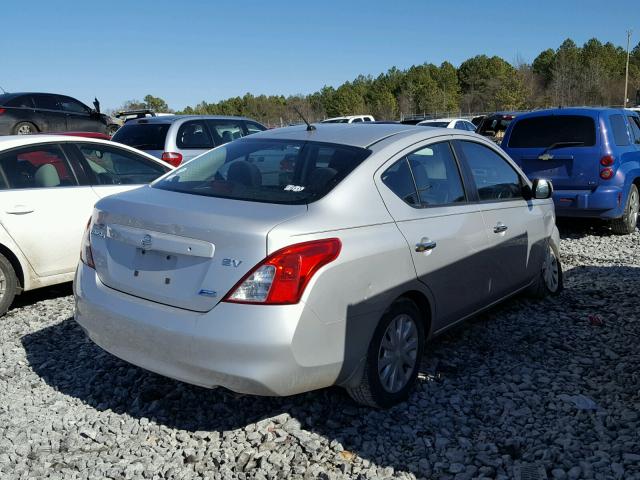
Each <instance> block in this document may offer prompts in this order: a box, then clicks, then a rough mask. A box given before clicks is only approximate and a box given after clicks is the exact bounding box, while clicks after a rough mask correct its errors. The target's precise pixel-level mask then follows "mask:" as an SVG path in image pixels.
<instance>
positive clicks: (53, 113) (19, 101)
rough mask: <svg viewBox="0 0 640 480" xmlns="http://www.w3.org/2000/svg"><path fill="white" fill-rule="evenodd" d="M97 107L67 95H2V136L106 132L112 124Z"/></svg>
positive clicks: (0, 119) (0, 127)
mask: <svg viewBox="0 0 640 480" xmlns="http://www.w3.org/2000/svg"><path fill="white" fill-rule="evenodd" d="M94 106H95V108H94V109H92V108H89V107H87V106H86V105H85V104H84V103H82V102H80V101H78V100H76V99H75V98H71V97H67V96H66V95H57V94H54V93H5V94H3V95H0V135H27V134H30V133H38V132H67V131H80V132H100V133H107V132H108V126H109V124H110V123H111V121H110V119H109V117H108V116H107V115H103V114H101V113H100V103H99V102H98V101H97V100H96V101H95V102H94Z"/></svg>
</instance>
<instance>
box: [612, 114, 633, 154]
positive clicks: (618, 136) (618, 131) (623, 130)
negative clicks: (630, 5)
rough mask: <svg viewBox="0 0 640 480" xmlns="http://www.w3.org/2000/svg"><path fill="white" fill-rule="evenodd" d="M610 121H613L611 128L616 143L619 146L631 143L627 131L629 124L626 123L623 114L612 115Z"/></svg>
mask: <svg viewBox="0 0 640 480" xmlns="http://www.w3.org/2000/svg"><path fill="white" fill-rule="evenodd" d="M609 121H610V122H611V130H612V131H613V139H614V141H615V142H616V145H617V146H619V147H626V146H627V145H629V134H628V133H627V125H626V124H625V123H624V117H623V116H622V115H611V116H610V117H609Z"/></svg>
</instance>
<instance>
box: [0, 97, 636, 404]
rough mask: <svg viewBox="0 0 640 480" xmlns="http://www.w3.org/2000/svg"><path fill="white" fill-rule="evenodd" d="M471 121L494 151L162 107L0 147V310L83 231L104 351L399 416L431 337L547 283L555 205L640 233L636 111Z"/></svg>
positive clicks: (469, 140)
mask: <svg viewBox="0 0 640 480" xmlns="http://www.w3.org/2000/svg"><path fill="white" fill-rule="evenodd" d="M430 122H431V123H432V125H429V123H430ZM460 122H465V123H460ZM336 123H338V124H336ZM425 124H426V125H425ZM467 124H468V125H467ZM485 125H486V128H485V133H486V134H487V136H491V137H495V136H498V135H497V132H498V131H501V130H500V129H501V128H503V127H504V130H502V131H503V132H504V139H503V141H502V148H501V147H500V146H498V145H497V144H496V143H495V142H494V141H491V139H490V138H487V137H485V136H481V135H477V134H475V133H473V130H474V129H475V126H474V125H473V123H472V122H469V121H467V120H464V119H433V120H430V121H427V122H423V124H422V125H417V126H413V125H403V124H398V123H384V122H376V121H375V120H373V119H371V121H364V120H363V121H345V122H327V123H318V124H315V125H302V126H296V127H290V128H281V129H274V130H267V131H265V130H266V129H265V127H264V126H262V125H260V124H259V123H258V122H256V121H254V120H251V119H248V118H239V117H216V116H178V115H171V116H157V117H143V118H137V119H131V120H129V121H128V122H126V124H125V125H124V126H123V127H122V128H121V129H120V130H118V132H117V133H116V134H115V135H114V137H113V141H111V142H107V141H103V140H98V139H93V138H87V137H85V138H78V137H71V136H47V135H32V136H28V137H20V136H12V137H5V138H0V204H1V205H2V211H0V225H1V227H0V314H2V313H4V311H6V309H7V308H8V307H9V305H10V303H11V301H12V299H13V297H14V296H15V294H16V293H18V292H19V291H20V290H21V289H24V290H28V289H32V288H37V287H38V286H44V285H49V284H53V283H57V282H60V281H65V280H68V279H69V278H70V277H71V275H72V272H73V268H74V263H75V262H74V260H76V259H77V257H78V246H79V244H80V239H82V242H81V243H82V245H81V246H80V252H81V261H80V263H79V264H78V268H77V270H76V275H75V280H74V293H75V297H76V320H77V321H78V322H79V323H80V324H81V325H82V326H83V328H84V329H85V331H86V332H87V333H88V335H89V336H90V338H91V339H92V340H93V341H94V342H95V343H97V344H98V345H100V346H101V347H102V348H104V349H105V350H107V351H109V352H111V353H113V354H114V355H116V356H118V357H120V358H122V359H124V360H127V361H129V362H131V363H134V364H136V365H139V366H141V367H144V368H147V369H149V370H152V371H154V372H157V373H160V374H163V375H166V376H169V377H172V378H176V379H179V380H183V381H186V382H189V383H193V384H197V385H201V386H205V387H214V386H224V387H227V388H230V389H232V390H235V391H238V392H243V393H251V394H264V395H289V394H294V393H299V392H303V391H307V390H312V389H316V388H322V387H326V386H329V385H340V386H342V387H344V388H345V389H346V390H347V391H348V392H349V393H350V394H351V396H352V397H353V398H354V399H355V400H356V401H358V402H360V403H362V404H366V405H371V406H376V407H387V406H390V405H393V404H395V403H397V402H399V401H402V400H403V399H404V398H405V397H406V396H407V395H408V393H409V391H410V390H411V388H412V386H413V384H414V383H415V380H416V377H417V374H418V365H419V359H420V358H421V355H422V352H423V351H424V348H425V343H426V341H427V340H428V339H430V338H432V337H433V336H435V335H438V334H440V333H442V332H443V331H445V330H446V329H448V328H450V327H451V326H453V325H455V324H456V323H458V322H460V321H463V320H464V319H466V318H468V317H470V316H472V315H475V314H476V313H478V312H479V311H482V310H484V309H486V308H489V307H490V306H492V305H494V304H496V303H497V302H499V301H502V300H504V299H506V298H508V297H510V296H511V295H514V294H516V293H519V292H523V291H528V292H530V293H532V294H534V295H536V296H544V295H549V294H558V293H559V292H560V291H561V290H562V285H563V280H562V267H561V263H560V258H559V252H558V244H559V235H558V231H557V228H556V226H555V218H556V213H555V212H556V211H557V212H558V214H561V215H580V216H590V217H599V218H606V219H610V221H611V226H612V229H613V230H614V231H615V232H617V233H628V232H630V231H633V230H634V229H635V228H636V223H637V216H638V187H640V158H639V156H640V117H638V115H637V114H636V113H634V112H632V111H630V110H612V109H586V108H585V109H555V110H547V111H539V112H532V113H528V114H520V113H519V114H518V115H515V114H514V115H512V114H510V113H499V114H495V115H490V116H488V117H485V118H484V119H483V120H482V122H481V123H480V127H481V128H482V127H483V126H485ZM428 127H437V128H428ZM492 129H493V130H492ZM87 135H99V133H89V134H87ZM501 135H502V134H501ZM124 144H128V146H127V145H124ZM134 147H135V148H134ZM136 148H137V149H139V150H143V151H139V150H136ZM145 152H146V153H145ZM163 160H164V161H163ZM173 167H177V168H175V169H174V168H173ZM529 178H531V179H533V180H532V181H531V180H529ZM149 182H151V184H150V185H147V184H148V183H149ZM551 182H554V183H555V186H556V190H555V191H554V188H553V186H552V183H551ZM69 187H72V188H69ZM112 194H114V195H112ZM552 197H553V200H552ZM353 199H358V201H357V202H356V201H354V200H353ZM96 200H98V202H97V204H96V205H95V209H93V210H92V207H93V204H94V203H95V202H96ZM554 201H555V207H554ZM363 206H366V207H363ZM61 212H64V218H61V217H63V215H61ZM91 212H93V213H91ZM88 219H90V220H89V223H88V224H87V220H88ZM36 225H37V226H38V228H41V229H42V232H35V231H34V230H35V228H34V226H36ZM85 225H86V228H85V230H84V235H82V228H83V227H84V226H85ZM43 235H44V238H46V242H43ZM371 238H375V239H376V242H371V241H370V239H371ZM381 272H384V275H381ZM159 347H160V348H159Z"/></svg>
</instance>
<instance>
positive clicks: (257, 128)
mask: <svg viewBox="0 0 640 480" xmlns="http://www.w3.org/2000/svg"><path fill="white" fill-rule="evenodd" d="M244 124H245V125H246V126H247V134H248V135H251V134H253V133H258V132H264V130H265V128H264V127H263V126H262V125H260V124H257V123H255V122H244Z"/></svg>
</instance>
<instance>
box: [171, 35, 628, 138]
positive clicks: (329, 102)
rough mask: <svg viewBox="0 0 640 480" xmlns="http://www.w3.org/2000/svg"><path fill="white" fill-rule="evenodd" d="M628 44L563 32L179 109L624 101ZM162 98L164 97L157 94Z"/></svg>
mask: <svg viewBox="0 0 640 480" xmlns="http://www.w3.org/2000/svg"><path fill="white" fill-rule="evenodd" d="M625 62H626V51H625V50H624V49H623V48H622V47H619V46H615V45H613V44H612V43H605V44H603V43H601V42H600V41H599V40H597V39H595V38H594V39H591V40H589V41H588V42H586V43H585V44H584V45H582V46H581V47H580V46H578V45H576V43H575V42H574V41H573V40H571V39H567V40H565V41H564V42H563V43H562V45H560V47H558V48H557V49H556V50H553V49H548V50H545V51H543V52H542V53H540V54H539V55H538V56H537V57H536V58H535V59H534V60H533V62H532V63H531V64H528V63H526V62H522V61H517V62H516V63H517V64H516V65H512V64H511V63H509V62H507V61H506V60H504V59H502V58H500V57H497V56H493V57H488V56H486V55H478V56H475V57H473V58H470V59H468V60H466V61H465V62H463V63H462V64H461V65H460V66H459V67H458V68H456V67H455V66H454V65H452V64H451V63H449V62H444V63H442V64H441V65H439V66H438V65H433V64H431V63H425V64H423V65H416V66H412V67H410V68H408V69H406V70H400V69H398V68H396V67H392V68H391V69H389V70H388V71H387V72H386V73H382V74H380V75H378V76H377V77H375V78H374V77H372V76H362V75H361V76H359V77H357V78H356V79H354V80H353V81H350V82H346V83H344V84H342V85H340V86H339V87H337V88H334V87H330V86H325V87H324V88H322V89H321V90H320V91H318V92H315V93H312V94H309V95H295V96H289V97H285V96H282V95H258V96H254V95H252V94H250V93H247V94H246V95H244V96H243V97H234V98H229V99H227V100H222V101H220V102H217V103H207V102H205V101H203V102H201V103H199V104H198V105H195V106H193V107H191V106H189V107H187V108H185V109H184V110H183V111H182V112H180V113H186V114H215V115H245V116H248V117H252V118H255V119H257V120H260V121H262V122H263V123H265V124H269V125H280V124H281V123H285V124H287V123H290V122H299V117H298V115H297V114H296V113H295V108H294V107H296V108H298V109H299V110H300V111H301V112H302V113H303V115H305V116H306V117H307V118H308V119H309V120H313V121H317V120H321V119H323V118H326V117H334V116H341V115H349V114H361V113H371V114H373V115H374V116H375V117H376V119H397V118H400V117H403V116H407V115H412V114H430V115H443V114H447V113H449V114H459V113H461V114H468V113H474V112H488V111H496V110H523V109H532V108H544V107H550V106H557V105H563V106H571V105H621V104H622V100H623V98H622V97H623V95H624V74H625ZM638 89H640V43H638V45H637V46H636V47H635V48H634V49H633V51H632V53H631V58H630V66H629V97H630V100H631V102H632V103H634V101H635V95H636V91H637V90H638ZM159 100H161V99H159Z"/></svg>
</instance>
